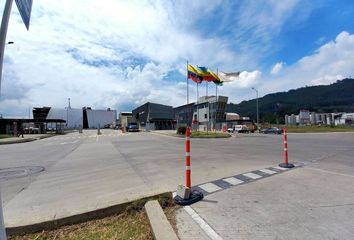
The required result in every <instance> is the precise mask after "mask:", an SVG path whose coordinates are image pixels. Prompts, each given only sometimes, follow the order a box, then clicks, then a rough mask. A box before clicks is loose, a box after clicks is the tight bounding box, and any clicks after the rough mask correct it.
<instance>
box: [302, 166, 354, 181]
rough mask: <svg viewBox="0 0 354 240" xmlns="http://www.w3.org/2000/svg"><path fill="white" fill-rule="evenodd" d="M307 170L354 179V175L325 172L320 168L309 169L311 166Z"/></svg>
mask: <svg viewBox="0 0 354 240" xmlns="http://www.w3.org/2000/svg"><path fill="white" fill-rule="evenodd" d="M306 169H311V170H315V171H319V172H324V173H329V174H333V175H339V176H343V177H351V178H354V175H350V174H345V173H339V172H333V171H329V170H324V169H319V168H313V167H309V166H307V167H306Z"/></svg>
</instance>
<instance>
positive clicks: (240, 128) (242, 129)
mask: <svg viewBox="0 0 354 240" xmlns="http://www.w3.org/2000/svg"><path fill="white" fill-rule="evenodd" d="M227 131H228V132H229V133H234V132H236V133H250V129H249V128H248V127H247V126H246V125H235V126H234V127H233V128H228V129H227Z"/></svg>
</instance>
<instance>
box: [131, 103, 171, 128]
mask: <svg viewBox="0 0 354 240" xmlns="http://www.w3.org/2000/svg"><path fill="white" fill-rule="evenodd" d="M132 114H133V121H134V122H136V123H137V124H138V126H139V128H140V129H145V130H148V131H149V130H171V129H175V128H176V120H175V118H174V114H173V108H172V106H167V105H163V104H157V103H150V102H147V103H145V104H143V105H141V106H140V107H137V108H135V109H134V110H133V111H132Z"/></svg>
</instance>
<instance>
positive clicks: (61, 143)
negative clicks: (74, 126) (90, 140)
mask: <svg viewBox="0 0 354 240" xmlns="http://www.w3.org/2000/svg"><path fill="white" fill-rule="evenodd" d="M77 142H78V140H76V141H73V142H62V143H60V144H61V145H64V144H73V143H77Z"/></svg>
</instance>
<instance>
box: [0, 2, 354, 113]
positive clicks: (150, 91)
mask: <svg viewBox="0 0 354 240" xmlns="http://www.w3.org/2000/svg"><path fill="white" fill-rule="evenodd" d="M3 5H4V3H1V6H0V11H1V12H2V11H3V7H4V6H3ZM353 16H354V1H345V0H343V1H318V0H314V1H299V0H284V1H276V0H273V1H265V0H264V1H261V0H258V1H255V0H253V1H252V0H250V1H241V0H240V1H236V0H235V1H232V0H230V1H226V0H225V1H222V0H214V1H206V0H205V1H204V0H199V1H162V0H161V1H147V0H146V1H144V0H132V1H115V0H104V1H95V0H76V1H69V0H67V1H50V2H48V1H45V0H36V1H34V3H33V10H32V19H31V25H30V30H29V31H26V29H25V27H24V25H23V23H22V22H21V21H22V20H21V17H20V15H19V13H18V11H17V9H16V6H15V4H14V5H13V9H12V15H11V18H10V24H9V30H8V35H7V41H14V42H15V44H13V45H7V46H6V49H5V60H4V68H3V81H2V92H1V97H0V113H1V114H3V115H4V116H8V117H9V116H27V115H28V108H31V107H37V106H54V107H65V106H66V104H67V98H69V97H70V98H71V102H72V106H73V107H78V108H81V107H83V106H91V107H93V108H107V107H110V108H113V109H117V110H118V111H129V110H132V108H134V107H136V106H138V105H140V104H143V103H145V102H146V101H151V102H157V103H164V104H169V105H172V106H178V105H181V104H184V103H186V76H185V69H186V62H187V61H189V62H190V63H191V64H193V65H199V66H207V67H209V68H211V69H212V70H214V71H216V70H217V69H218V70H220V71H226V72H227V71H240V72H241V75H240V78H239V79H237V80H235V81H234V82H231V83H228V84H224V86H222V87H220V88H219V89H218V93H219V94H222V95H226V96H228V97H229V101H231V102H234V103H237V102H241V101H243V100H247V99H252V98H254V97H255V93H254V91H252V90H251V88H252V87H257V88H258V89H259V93H260V95H261V96H262V95H265V94H268V93H271V92H277V91H287V90H289V89H292V88H298V87H302V86H305V85H307V86H309V85H318V84H330V83H332V82H335V81H336V80H338V79H342V78H344V77H349V76H354V68H353V67H352V66H353V65H354V24H353ZM189 87H190V98H191V99H190V100H191V101H194V100H195V99H196V86H195V84H194V83H193V82H190V85H189ZM202 89H204V90H201V92H203V93H204V91H205V86H204V85H203V86H202ZM214 91H215V86H214V85H213V84H209V93H214Z"/></svg>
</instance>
